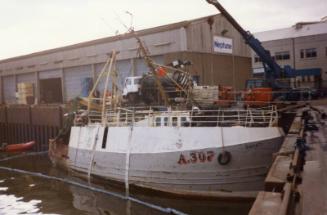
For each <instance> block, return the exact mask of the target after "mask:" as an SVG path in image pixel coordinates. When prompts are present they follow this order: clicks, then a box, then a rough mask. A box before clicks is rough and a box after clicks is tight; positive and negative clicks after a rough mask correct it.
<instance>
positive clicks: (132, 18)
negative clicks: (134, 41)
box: [125, 11, 134, 31]
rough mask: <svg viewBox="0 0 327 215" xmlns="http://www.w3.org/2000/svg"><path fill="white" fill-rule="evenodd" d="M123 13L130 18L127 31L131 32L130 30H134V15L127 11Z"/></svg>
mask: <svg viewBox="0 0 327 215" xmlns="http://www.w3.org/2000/svg"><path fill="white" fill-rule="evenodd" d="M125 13H127V14H128V15H130V16H131V24H130V27H129V31H132V30H134V26H133V20H134V15H133V14H132V13H131V12H129V11H126V12H125Z"/></svg>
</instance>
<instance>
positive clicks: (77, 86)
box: [0, 14, 251, 104]
mask: <svg viewBox="0 0 327 215" xmlns="http://www.w3.org/2000/svg"><path fill="white" fill-rule="evenodd" d="M137 34H138V35H139V36H140V38H141V39H142V41H143V42H144V44H145V45H146V47H147V49H148V50H149V52H150V55H151V57H152V58H153V59H154V61H155V62H156V63H158V64H168V63H170V62H172V61H173V60H176V59H181V60H190V61H191V62H192V65H191V66H189V67H188V71H189V72H190V73H191V74H192V75H194V76H195V77H196V78H197V79H198V80H199V83H200V84H203V85H218V84H222V85H228V86H233V87H234V88H235V89H242V88H243V87H244V84H245V80H246V79H247V78H249V77H250V76H251V58H250V50H249V48H248V46H247V45H246V44H245V43H244V40H243V38H242V37H241V35H240V34H239V33H238V32H237V31H236V30H235V29H234V28H233V27H232V25H231V24H229V23H228V22H227V20H226V19H225V18H224V17H222V16H221V15H219V14H218V15H213V16H208V17H203V18H199V19H195V20H191V21H183V22H179V23H174V24H169V25H165V26H160V27H155V28H151V29H146V30H140V31H137ZM112 50H116V51H117V52H118V53H119V54H118V56H117V69H118V75H119V83H120V85H121V86H122V85H123V81H124V78H125V77H126V76H131V75H140V74H142V73H144V72H146V71H148V70H149V69H148V68H147V67H146V64H145V63H144V61H143V59H142V58H140V56H139V51H138V50H139V47H138V45H137V42H136V39H135V38H134V37H133V35H132V34H131V33H126V34H122V35H117V36H112V37H107V38H102V39H97V40H93V41H88V42H83V43H79V44H75V45H70V46H65V47H60V48H55V49H51V50H46V51H41V52H37V53H32V54H28V55H24V56H18V57H14V58H10V59H5V60H1V61H0V78H1V81H0V92H1V93H0V101H1V103H3V104H15V103H18V98H17V97H18V96H17V94H18V91H19V89H18V88H19V86H20V84H22V83H23V84H24V83H26V84H28V83H29V86H32V87H33V90H32V91H33V100H32V101H30V102H29V103H35V104H38V103H65V102H67V101H69V100H71V99H73V98H75V97H77V96H80V95H81V93H82V88H83V83H85V80H86V79H92V80H93V83H94V80H95V79H96V78H97V75H98V74H99V73H100V71H101V69H102V68H103V66H104V63H105V62H106V61H107V59H108V56H109V55H110V53H111V52H112ZM101 86H102V88H103V84H102V85H101V84H100V86H99V89H98V90H99V91H100V92H101Z"/></svg>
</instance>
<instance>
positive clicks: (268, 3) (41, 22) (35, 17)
mask: <svg viewBox="0 0 327 215" xmlns="http://www.w3.org/2000/svg"><path fill="white" fill-rule="evenodd" d="M219 2H220V3H221V4H222V5H223V6H224V7H225V8H226V9H227V10H228V11H229V12H230V13H231V14H232V16H234V17H235V19H236V20H237V21H238V22H239V23H240V24H241V25H242V26H243V27H244V28H245V29H246V30H250V31H251V32H258V31H264V30H271V29H276V28H283V27H288V26H291V25H293V24H294V23H296V22H299V21H317V20H320V19H321V18H322V17H324V16H327V0H219ZM0 4H1V7H0V17H1V19H0V38H1V40H0V59H6V58H10V57H15V56H19V55H24V54H29V53H32V52H37V51H42V50H46V49H51V48H56V47H60V46H65V45H70V44H75V43H78V42H84V41H88V40H94V39H98V38H103V37H107V36H112V35H115V33H116V32H117V31H118V32H119V33H125V32H126V29H125V28H124V27H123V25H122V23H125V25H128V26H129V25H130V23H131V16H130V15H129V14H127V13H126V11H129V12H130V13H132V14H133V17H134V19H133V25H134V27H135V29H136V30H140V29H144V28H150V27H155V26H159V25H164V24H169V23H174V22H179V21H184V20H189V19H195V18H199V17H203V16H208V15H212V14H216V13H218V11H217V10H216V8H214V7H213V6H212V5H209V4H207V2H206V1H205V0H134V1H133V0H0Z"/></svg>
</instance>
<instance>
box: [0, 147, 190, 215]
mask: <svg viewBox="0 0 327 215" xmlns="http://www.w3.org/2000/svg"><path fill="white" fill-rule="evenodd" d="M41 153H45V152H37V153H29V154H28V155H39V154H41ZM25 156H26V154H25ZM18 157H19V156H15V158H18ZM21 157H23V156H21ZM11 158H12V159H13V158H14V157H11ZM7 160H10V159H9V158H8V159H7ZM0 161H3V160H0ZM0 170H4V171H9V172H15V173H21V174H26V175H31V176H35V177H39V178H45V179H48V180H54V181H59V182H62V183H66V184H70V185H73V186H76V187H80V188H84V189H88V190H91V191H94V192H98V193H103V194H105V195H109V196H113V197H116V198H119V199H123V200H128V201H131V202H135V203H137V204H140V205H143V206H146V207H148V208H152V209H155V210H158V211H161V212H164V213H167V214H176V215H186V213H184V212H181V211H178V210H176V209H173V208H164V207H161V206H159V205H155V204H151V203H149V202H145V201H142V200H140V199H137V198H134V197H131V196H125V195H122V194H119V193H115V192H110V191H107V190H103V189H100V188H96V187H92V186H89V185H85V184H81V183H79V182H75V181H72V180H67V179H64V178H59V177H55V176H49V175H45V174H43V173H40V172H31V171H27V170H22V169H15V168H10V167H3V166H0Z"/></svg>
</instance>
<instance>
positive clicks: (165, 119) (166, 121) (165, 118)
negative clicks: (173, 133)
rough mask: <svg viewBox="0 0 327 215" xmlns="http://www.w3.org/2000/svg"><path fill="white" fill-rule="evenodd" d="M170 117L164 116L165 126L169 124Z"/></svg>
mask: <svg viewBox="0 0 327 215" xmlns="http://www.w3.org/2000/svg"><path fill="white" fill-rule="evenodd" d="M168 119H169V118H168V117H164V126H168Z"/></svg>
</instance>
